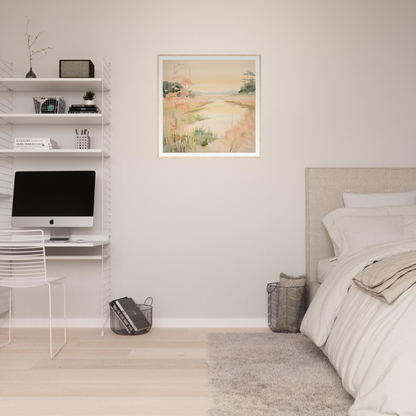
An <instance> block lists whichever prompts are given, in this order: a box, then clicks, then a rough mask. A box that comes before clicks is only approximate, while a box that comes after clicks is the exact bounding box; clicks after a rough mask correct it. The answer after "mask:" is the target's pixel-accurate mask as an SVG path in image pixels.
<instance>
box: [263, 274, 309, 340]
mask: <svg viewBox="0 0 416 416" xmlns="http://www.w3.org/2000/svg"><path fill="white" fill-rule="evenodd" d="M289 290H290V291H291V292H289ZM267 293H268V324H269V328H270V329H271V330H272V331H273V332H299V328H300V324H301V323H302V319H303V317H304V315H305V312H306V286H297V287H281V286H280V283H279V282H275V283H269V284H268V285H267ZM281 295H282V296H284V297H285V300H286V302H285V305H284V306H283V307H282V305H280V306H279V299H280V296H281ZM289 309H290V310H289ZM294 311H295V314H294V313H293V312H294ZM297 313H298V314H299V315H298V319H297V320H296V318H294V317H293V316H294V315H297ZM289 328H290V329H291V330H289ZM292 328H296V330H292Z"/></svg>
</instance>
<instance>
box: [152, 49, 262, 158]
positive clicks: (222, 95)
mask: <svg viewBox="0 0 416 416" xmlns="http://www.w3.org/2000/svg"><path fill="white" fill-rule="evenodd" d="M158 156H159V157H260V55H158Z"/></svg>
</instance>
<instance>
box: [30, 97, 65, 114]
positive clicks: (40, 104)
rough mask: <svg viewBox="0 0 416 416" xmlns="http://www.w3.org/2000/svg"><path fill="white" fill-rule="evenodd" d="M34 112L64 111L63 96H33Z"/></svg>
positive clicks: (50, 112) (55, 112) (54, 112)
mask: <svg viewBox="0 0 416 416" xmlns="http://www.w3.org/2000/svg"><path fill="white" fill-rule="evenodd" d="M33 103H34V105H35V112H36V114H58V113H59V114H60V113H65V105H66V103H65V100H64V98H63V97H33Z"/></svg>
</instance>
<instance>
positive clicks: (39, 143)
mask: <svg viewBox="0 0 416 416" xmlns="http://www.w3.org/2000/svg"><path fill="white" fill-rule="evenodd" d="M14 149H15V150H16V149H17V150H52V149H58V143H56V141H55V140H52V139H38V138H36V139H18V138H16V139H14Z"/></svg>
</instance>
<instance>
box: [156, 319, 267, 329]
mask: <svg viewBox="0 0 416 416" xmlns="http://www.w3.org/2000/svg"><path fill="white" fill-rule="evenodd" d="M153 324H154V327H155V328H267V319H264V318H243V319H237V318H236V319H233V318H228V319H215V318H195V319H192V318H190V319H188V318H183V319H180V318H178V319H170V318H156V319H154V322H153Z"/></svg>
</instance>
